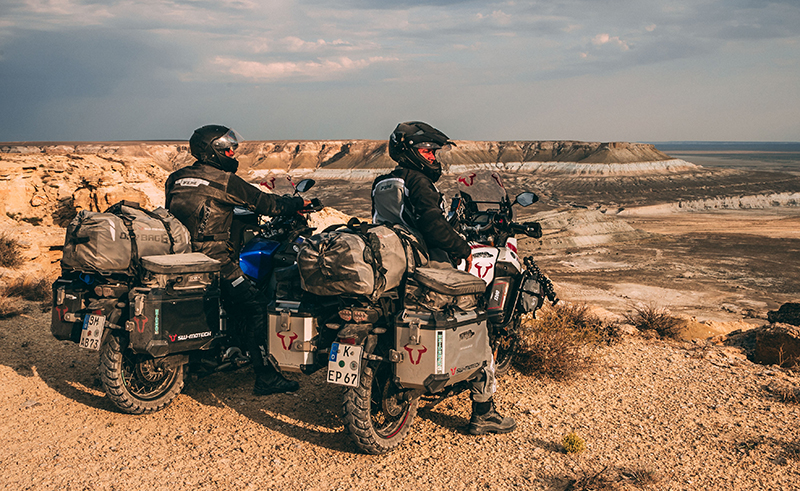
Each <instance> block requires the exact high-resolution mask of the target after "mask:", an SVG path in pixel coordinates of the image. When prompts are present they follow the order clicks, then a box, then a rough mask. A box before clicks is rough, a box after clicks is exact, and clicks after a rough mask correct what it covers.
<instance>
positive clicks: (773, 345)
mask: <svg viewBox="0 0 800 491" xmlns="http://www.w3.org/2000/svg"><path fill="white" fill-rule="evenodd" d="M753 358H754V361H756V362H757V363H761V364H764V365H780V366H789V367H790V366H792V365H794V364H796V363H798V362H800V327H798V326H793V325H791V324H782V323H775V324H770V325H768V326H764V327H762V328H760V329H758V330H757V331H756V346H755V352H754V353H753Z"/></svg>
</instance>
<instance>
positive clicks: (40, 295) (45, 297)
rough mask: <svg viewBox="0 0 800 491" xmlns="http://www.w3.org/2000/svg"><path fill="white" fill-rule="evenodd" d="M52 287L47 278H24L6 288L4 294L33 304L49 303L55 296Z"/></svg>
mask: <svg viewBox="0 0 800 491" xmlns="http://www.w3.org/2000/svg"><path fill="white" fill-rule="evenodd" d="M51 286H52V283H51V282H50V280H48V279H47V278H31V277H30V276H23V277H21V278H18V279H17V280H16V281H14V282H13V283H11V284H10V285H8V286H6V287H5V288H4V289H3V292H2V293H3V295H5V296H7V297H20V298H24V299H25V300H30V301H32V302H49V301H50V299H51V298H52V295H53V293H52V290H51Z"/></svg>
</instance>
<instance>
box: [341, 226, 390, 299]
mask: <svg viewBox="0 0 800 491" xmlns="http://www.w3.org/2000/svg"><path fill="white" fill-rule="evenodd" d="M380 226H381V225H376V224H374V223H367V222H362V221H360V220H359V219H358V218H356V217H353V218H351V219H350V221H348V222H347V227H348V228H350V229H351V230H353V231H354V232H355V233H357V234H358V235H360V236H361V238H362V239H363V240H364V244H365V245H366V248H365V250H364V256H365V257H364V260H365V261H367V262H368V263H371V264H372V268H373V271H375V292H374V293H373V294H372V300H373V301H375V300H376V299H377V298H378V297H380V296H381V295H383V292H384V290H385V289H386V268H384V267H383V258H381V241H380V240H378V237H377V236H376V235H375V234H372V233H370V232H369V229H371V228H375V227H380ZM387 228H388V227H387ZM368 254H369V257H366V256H367V255H368Z"/></svg>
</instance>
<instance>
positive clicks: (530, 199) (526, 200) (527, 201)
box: [514, 191, 539, 206]
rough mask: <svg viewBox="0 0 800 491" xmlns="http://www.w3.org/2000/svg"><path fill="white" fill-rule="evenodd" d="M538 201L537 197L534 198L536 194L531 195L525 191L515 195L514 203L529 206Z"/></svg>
mask: <svg viewBox="0 0 800 491" xmlns="http://www.w3.org/2000/svg"><path fill="white" fill-rule="evenodd" d="M537 201H539V197H538V196H536V193H532V192H530V191H525V192H524V193H520V194H518V195H517V197H516V199H515V200H514V203H517V204H520V205H522V206H530V205H532V204H534V203H536V202H537Z"/></svg>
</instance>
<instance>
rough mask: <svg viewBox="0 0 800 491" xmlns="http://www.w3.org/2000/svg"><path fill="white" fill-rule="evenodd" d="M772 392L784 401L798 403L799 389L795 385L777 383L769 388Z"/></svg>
mask: <svg viewBox="0 0 800 491" xmlns="http://www.w3.org/2000/svg"><path fill="white" fill-rule="evenodd" d="M771 390H772V393H773V394H774V395H775V397H776V398H777V399H778V400H779V401H781V402H784V403H787V404H798V403H800V389H798V388H796V387H790V386H787V385H779V386H775V387H772V388H771Z"/></svg>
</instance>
